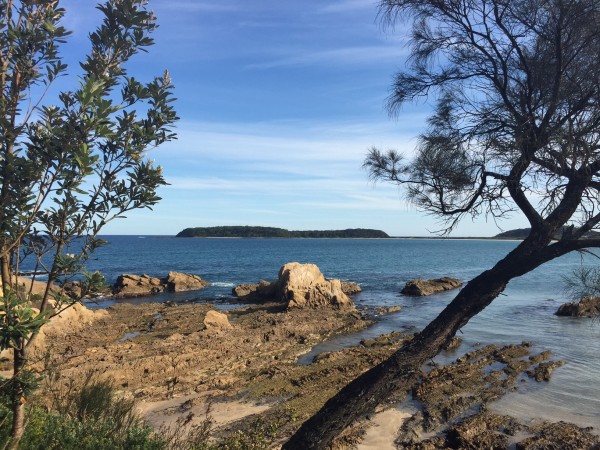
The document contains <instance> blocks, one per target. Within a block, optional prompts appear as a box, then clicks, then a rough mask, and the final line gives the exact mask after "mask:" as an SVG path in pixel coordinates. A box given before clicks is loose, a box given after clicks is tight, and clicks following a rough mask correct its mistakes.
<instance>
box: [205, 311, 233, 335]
mask: <svg viewBox="0 0 600 450" xmlns="http://www.w3.org/2000/svg"><path fill="white" fill-rule="evenodd" d="M204 326H205V327H206V329H207V330H230V329H231V328H233V326H232V325H231V323H229V318H228V317H227V314H224V313H222V312H219V311H215V310H212V309H211V310H210V311H208V312H207V313H206V317H205V318H204Z"/></svg>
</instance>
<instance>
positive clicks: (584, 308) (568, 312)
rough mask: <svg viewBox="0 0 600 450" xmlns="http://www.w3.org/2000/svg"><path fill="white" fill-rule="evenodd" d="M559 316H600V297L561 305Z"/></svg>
mask: <svg viewBox="0 0 600 450" xmlns="http://www.w3.org/2000/svg"><path fill="white" fill-rule="evenodd" d="M555 314H556V315H557V316H568V317H597V316H600V297H584V298H582V299H581V300H580V301H578V302H572V303H565V304H563V305H560V307H559V308H558V311H556V313H555Z"/></svg>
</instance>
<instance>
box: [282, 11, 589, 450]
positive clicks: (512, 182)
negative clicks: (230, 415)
mask: <svg viewBox="0 0 600 450" xmlns="http://www.w3.org/2000/svg"><path fill="white" fill-rule="evenodd" d="M380 8H381V11H380V12H381V17H382V18H383V20H384V23H386V24H387V25H388V26H390V27H392V28H393V27H394V26H398V25H399V24H400V22H402V21H405V20H406V21H410V22H411V23H412V35H411V38H412V39H411V42H410V45H411V47H410V48H411V50H410V57H409V58H408V63H407V66H406V69H405V70H404V71H402V72H400V73H399V74H397V75H396V77H395V80H394V82H393V87H392V94H391V96H390V99H389V109H390V112H391V113H392V114H395V113H397V112H398V111H399V109H400V108H401V107H402V105H404V104H405V103H407V102H410V101H415V100H418V99H421V98H423V97H429V98H434V99H435V101H436V106H435V109H434V111H433V113H432V115H431V116H430V117H429V119H428V123H427V125H428V126H427V128H426V129H425V130H424V132H423V134H422V135H421V136H420V139H419V145H418V148H417V152H416V156H415V157H414V159H412V160H411V161H407V160H406V159H405V158H404V157H403V155H401V154H400V153H398V152H397V151H394V150H389V151H382V150H379V149H376V148H373V149H372V150H371V151H370V152H369V154H368V156H367V158H366V160H365V163H364V167H365V168H366V169H367V170H368V172H369V174H370V176H371V177H372V178H373V179H374V180H384V181H388V182H391V183H393V184H396V185H399V186H401V187H405V188H406V192H407V195H408V197H409V199H410V200H411V201H412V202H413V203H414V204H415V205H417V206H418V207H420V208H421V209H422V210H424V211H426V212H428V213H429V214H433V215H435V216H437V217H438V218H439V219H440V220H441V221H442V222H441V223H442V230H441V231H442V232H445V233H449V232H450V231H451V230H453V229H454V228H455V226H456V225H457V224H458V222H459V221H460V220H461V219H462V218H464V217H468V216H470V217H477V216H481V215H486V216H487V217H488V218H490V219H492V220H500V219H502V218H504V217H506V216H508V215H510V214H511V213H512V212H513V211H515V210H516V211H518V212H519V213H520V214H522V215H523V216H524V217H525V218H526V219H527V221H528V222H529V228H530V231H529V233H528V235H527V236H526V237H525V239H523V241H522V242H521V243H519V245H517V246H516V247H515V248H514V249H513V250H512V251H510V252H509V253H508V254H507V255H506V256H505V257H504V258H503V259H501V260H500V261H498V262H497V263H496V264H495V265H494V266H493V267H492V268H491V269H489V270H486V271H485V272H482V273H481V274H480V275H478V276H476V277H475V278H473V279H472V280H471V281H469V282H468V283H467V284H466V285H465V286H464V287H463V288H462V290H461V291H460V292H459V293H458V294H457V296H456V297H455V298H454V300H453V301H452V302H450V303H449V304H448V305H447V306H446V307H445V309H444V310H443V311H442V312H441V313H440V314H439V315H438V316H437V317H436V318H435V319H434V320H433V321H432V322H431V323H430V324H429V325H427V326H426V327H425V328H424V329H423V330H422V331H421V332H419V333H418V334H417V335H416V336H415V337H414V338H413V339H412V340H411V341H409V342H407V343H406V344H405V345H403V346H402V347H400V349H399V350H398V351H396V352H395V353H394V354H393V355H391V356H390V357H389V358H388V359H387V360H385V361H384V362H382V363H381V364H378V365H376V366H375V367H373V368H372V369H370V370H368V371H367V372H365V373H364V374H362V375H361V376H360V377H358V378H356V379H355V380H354V381H353V382H351V383H350V384H348V385H347V386H346V387H345V388H343V389H342V390H341V391H340V392H338V393H337V394H336V395H334V396H333V397H332V398H331V399H330V400H328V401H327V403H326V404H325V405H324V406H323V408H321V409H320V410H319V412H318V413H316V414H315V415H314V416H313V417H311V418H310V419H309V420H307V421H306V422H304V424H303V425H302V426H301V427H300V429H299V430H298V432H297V433H296V434H295V435H294V436H293V437H292V438H291V439H290V440H289V441H288V442H287V443H286V444H284V446H283V448H284V449H286V450H291V449H295V450H300V449H302V450H306V449H322V448H326V447H328V446H329V445H330V444H331V442H332V441H333V439H334V438H335V437H336V436H338V435H339V434H340V433H342V432H343V430H344V429H346V428H347V427H349V426H351V424H352V423H354V422H355V421H356V420H358V419H359V418H360V417H364V416H365V415H369V414H371V413H372V412H373V411H374V410H375V408H376V407H377V406H378V405H380V404H381V403H382V402H384V401H386V400H387V399H388V398H389V397H390V395H391V393H406V392H407V391H408V390H410V389H411V388H412V387H413V385H414V383H415V381H416V380H417V379H418V378H419V377H420V376H421V370H420V369H421V367H422V365H423V364H424V363H425V362H426V361H428V360H430V359H431V358H432V357H434V356H435V355H437V354H438V353H439V352H440V351H441V350H442V349H443V348H444V347H445V346H446V345H448V344H449V342H450V341H451V340H452V339H453V337H454V336H455V334H456V333H457V332H458V331H459V330H460V329H461V328H462V327H464V326H465V325H466V324H467V323H468V322H469V320H470V319H471V318H472V317H474V316H475V315H477V314H478V313H480V312H481V311H482V310H483V309H485V308H486V307H487V306H488V305H489V304H490V303H492V302H493V301H494V300H495V299H496V298H497V297H498V296H499V295H500V294H501V293H502V292H503V291H504V289H505V288H506V286H507V285H508V283H509V282H510V281H511V280H513V279H514V278H516V277H520V276H522V275H524V274H526V273H528V272H530V271H532V270H534V269H535V268H537V267H539V266H540V265H542V264H544V263H546V262H548V261H551V260H553V259H555V258H558V257H560V256H562V255H565V254H567V253H569V252H574V251H583V250H586V249H593V248H598V247H600V239H598V238H597V237H593V238H591V239H588V238H585V235H586V233H588V232H589V231H591V230H594V229H597V228H598V225H599V224H600V213H599V212H598V211H599V209H600V205H599V203H598V200H599V198H600V195H599V194H600V33H599V32H598V30H599V27H598V24H599V23H600V6H599V5H598V2H596V1H592V0H582V1H581V0H566V1H565V0H549V1H547V0H544V1H542V0H516V1H515V0H510V1H507V0H479V1H452V2H442V1H436V0H382V1H381V2H380ZM398 28H399V27H398ZM565 227H566V228H565ZM559 230H563V232H562V233H561V235H560V238H559V239H558V240H555V237H556V236H557V232H559Z"/></svg>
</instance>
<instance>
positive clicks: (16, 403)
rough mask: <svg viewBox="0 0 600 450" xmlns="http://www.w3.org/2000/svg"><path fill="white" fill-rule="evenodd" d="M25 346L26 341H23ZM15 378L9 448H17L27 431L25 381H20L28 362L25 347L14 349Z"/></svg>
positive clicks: (13, 382)
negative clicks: (24, 398) (24, 397)
mask: <svg viewBox="0 0 600 450" xmlns="http://www.w3.org/2000/svg"><path fill="white" fill-rule="evenodd" d="M21 346H24V342H21ZM13 355H14V361H13V380H12V390H11V394H10V397H11V398H10V401H11V410H12V413H13V420H12V428H11V430H10V440H9V442H8V446H7V448H8V449H9V450H16V449H17V448H18V447H19V442H20V441H21V438H22V437H23V433H24V432H25V403H24V401H23V395H24V391H23V383H22V382H21V381H20V379H21V376H22V371H23V370H24V369H25V364H26V362H27V358H26V353H25V350H24V349H14V351H13Z"/></svg>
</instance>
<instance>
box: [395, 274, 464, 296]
mask: <svg viewBox="0 0 600 450" xmlns="http://www.w3.org/2000/svg"><path fill="white" fill-rule="evenodd" d="M460 286H462V282H461V281H460V280H457V279H456V278H450V277H443V278H436V279H435V280H419V279H417V280H410V281H408V282H407V283H406V285H405V286H404V288H403V289H402V291H401V293H402V294H404V295H410V296H416V297H421V296H425V295H431V294H436V293H438V292H443V291H449V290H450V289H455V288H457V287H460Z"/></svg>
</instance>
